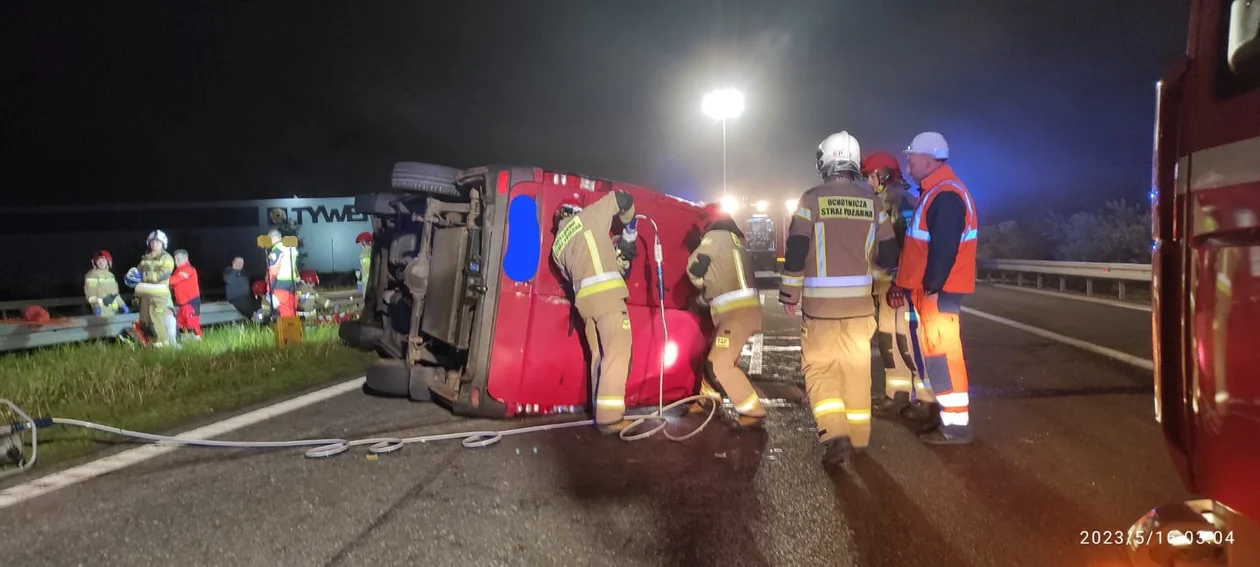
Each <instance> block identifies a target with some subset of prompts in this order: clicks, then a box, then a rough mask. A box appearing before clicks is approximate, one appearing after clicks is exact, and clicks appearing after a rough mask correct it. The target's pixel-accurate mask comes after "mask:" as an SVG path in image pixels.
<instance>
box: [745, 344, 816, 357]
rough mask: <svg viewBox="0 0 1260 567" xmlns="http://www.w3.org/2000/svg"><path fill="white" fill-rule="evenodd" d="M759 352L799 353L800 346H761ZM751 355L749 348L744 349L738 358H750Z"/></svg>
mask: <svg viewBox="0 0 1260 567" xmlns="http://www.w3.org/2000/svg"><path fill="white" fill-rule="evenodd" d="M761 350H762V351H763V352H800V351H801V345H791V346H762V347H761ZM752 354H753V351H752V349H750V348H748V347H744V350H742V351H740V353H739V355H740V356H752Z"/></svg>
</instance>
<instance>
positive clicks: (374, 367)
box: [363, 359, 410, 398]
mask: <svg viewBox="0 0 1260 567" xmlns="http://www.w3.org/2000/svg"><path fill="white" fill-rule="evenodd" d="M409 382H410V376H409V373H408V372H407V363H406V362H403V361H401V360H397V359H394V360H377V361H374V362H372V364H371V365H369V366H368V369H367V380H366V381H364V382H363V392H364V393H366V394H370V395H375V396H385V397H396V398H402V397H406V396H407V394H408V389H409V386H410V384H409Z"/></svg>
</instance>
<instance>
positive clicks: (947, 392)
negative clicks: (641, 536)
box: [888, 132, 980, 445]
mask: <svg viewBox="0 0 1260 567" xmlns="http://www.w3.org/2000/svg"><path fill="white" fill-rule="evenodd" d="M906 155H907V163H908V165H909V170H910V176H911V177H913V178H914V180H915V181H917V182H918V183H919V187H920V194H919V204H918V206H916V207H915V210H914V216H913V217H912V218H911V219H910V226H908V227H907V228H906V238H905V244H904V248H903V249H902V251H901V259H900V262H898V267H897V279H896V287H894V288H893V289H891V290H889V292H888V293H889V294H890V295H894V294H896V295H901V296H902V297H905V296H909V299H910V306H911V308H912V309H913V310H914V313H915V314H916V315H917V319H918V330H917V335H918V338H919V340H918V347H919V348H920V349H921V351H920V354H921V355H922V358H923V369H924V373H925V374H927V378H928V381H929V382H930V383H931V385H932V390H933V391H934V392H935V393H936V404H934V406H933V408H934V412H933V413H937V412H939V415H934V416H933V418H932V422H931V423H930V424H929V428H930V431H928V432H926V433H922V434H920V436H919V437H920V438H921V439H922V440H923V441H924V442H925V443H932V444H936V445H950V444H961V443H969V442H971V417H970V412H969V411H968V407H969V405H970V404H969V400H968V398H967V365H966V362H965V361H964V360H963V347H962V337H961V335H960V331H959V323H958V314H959V312H960V311H961V309H962V302H963V298H965V297H966V296H967V295H968V294H971V293H972V292H974V291H975V289H976V236H977V235H978V234H979V226H980V225H979V218H978V217H977V216H976V206H975V202H974V201H973V200H972V198H971V193H970V192H969V191H967V187H966V186H965V185H963V184H962V181H959V180H958V177H957V176H956V175H955V174H954V170H953V169H951V168H950V167H949V166H948V165H946V164H945V160H947V159H949V144H947V143H946V142H945V137H944V136H941V135H940V134H938V133H936V132H924V133H922V134H919V135H918V136H915V137H914V141H912V142H910V147H909V148H907V149H906ZM932 425H935V427H932Z"/></svg>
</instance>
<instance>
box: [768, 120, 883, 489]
mask: <svg viewBox="0 0 1260 567" xmlns="http://www.w3.org/2000/svg"><path fill="white" fill-rule="evenodd" d="M861 161H862V152H861V147H860V146H859V145H858V141H857V140H856V139H854V138H853V136H851V135H849V133H848V132H839V133H837V134H832V135H830V136H828V137H827V138H826V139H825V140H823V141H822V143H821V144H819V145H818V153H817V163H818V173H819V174H820V175H822V178H823V183H822V185H819V186H817V187H814V188H813V189H810V190H809V191H806V192H805V194H804V195H802V196H801V198H800V199H799V201H798V202H799V207H800V208H799V209H797V211H796V213H795V214H794V215H793V217H792V223H791V225H790V226H789V227H788V237H787V245H786V247H785V248H786V250H785V251H784V262H783V275H782V280H781V283H780V287H779V302H780V303H782V304H783V305H784V307H785V309H786V310H787V311H788V313H789V314H791V315H793V316H795V315H797V313H798V312H800V313H802V314H803V322H802V325H801V370H802V371H803V372H804V374H805V389H806V391H807V393H808V395H809V402H810V406H811V407H812V409H813V413H814V421H815V422H816V423H817V425H818V439H819V441H821V442H822V444H823V446H824V454H823V462H824V463H827V464H840V463H842V462H844V461H845V460H847V459H848V457H849V453H850V452H851V451H852V450H854V449H857V450H862V449H864V448H865V447H866V446H867V445H868V444H869V443H870V438H871V335H872V334H873V333H874V332H875V317H874V315H875V305H874V303H873V302H872V301H871V283H872V264H874V265H875V267H877V268H878V269H881V270H891V269H892V268H893V266H895V265H896V261H897V252H898V251H897V240H896V238H895V235H894V234H893V229H892V224H890V223H889V222H888V217H887V215H885V214H883V213H882V212H881V211H880V207H879V206H878V205H877V204H876V203H877V201H878V200H879V197H878V196H877V195H876V194H875V190H874V189H872V188H871V187H870V186H869V185H867V184H866V180H865V179H863V178H862V174H861V167H860V163H861Z"/></svg>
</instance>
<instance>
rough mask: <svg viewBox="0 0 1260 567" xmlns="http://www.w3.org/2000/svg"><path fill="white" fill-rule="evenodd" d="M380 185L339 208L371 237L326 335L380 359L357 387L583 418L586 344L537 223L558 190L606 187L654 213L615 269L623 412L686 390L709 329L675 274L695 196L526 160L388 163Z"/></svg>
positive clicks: (476, 407)
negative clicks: (366, 263) (359, 220)
mask: <svg viewBox="0 0 1260 567" xmlns="http://www.w3.org/2000/svg"><path fill="white" fill-rule="evenodd" d="M393 189H394V190H393V191H392V192H389V193H376V194H370V195H362V196H359V197H357V198H356V202H355V207H356V209H357V211H358V212H360V213H367V214H369V215H370V217H371V219H372V224H373V230H374V233H375V238H374V242H373V245H372V246H373V248H372V256H371V263H370V267H369V271H370V276H369V280H368V284H367V288H366V291H365V297H364V308H363V312H362V313H361V314H360V316H359V319H358V320H356V321H348V322H345V323H343V324H342V325H341V329H340V336H341V338H342V339H343V340H345V341H346V342H347V343H348V344H351V345H352V346H355V347H357V348H360V349H364V350H372V351H375V352H377V353H378V354H379V355H380V356H381V360H379V361H377V362H376V363H374V364H373V365H371V367H370V368H369V369H368V371H367V384H366V389H368V390H369V391H371V392H373V393H378V394H384V395H395V396H407V397H410V398H411V399H413V400H430V399H432V400H434V401H439V402H442V403H444V404H445V405H448V406H449V407H450V408H451V409H452V411H454V412H455V413H457V414H461V415H470V416H484V417H510V416H517V415H529V414H554V413H582V412H585V411H586V410H587V408H588V407H589V398H590V391H589V390H590V387H589V380H588V378H587V372H588V370H587V368H588V364H589V362H588V361H589V356H590V354H589V347H588V346H587V345H585V344H584V343H585V338H584V333H583V331H582V323H581V321H580V320H579V319H578V318H577V315H576V311H575V310H574V309H573V308H572V304H571V302H570V299H569V298H568V293H567V291H566V289H567V285H566V284H565V282H564V280H563V278H562V277H561V275H560V271H559V268H558V267H557V266H556V265H555V263H554V262H553V261H552V260H551V255H550V249H551V244H552V241H553V238H554V236H555V231H554V227H553V226H552V222H551V221H552V218H553V214H554V212H555V210H556V208H557V206H558V205H559V203H560V202H561V201H562V200H565V199H576V200H578V201H579V202H581V203H583V204H590V203H593V202H594V201H595V200H596V199H598V198H600V197H601V196H602V195H604V194H605V193H607V192H609V191H612V190H621V191H626V192H627V193H629V194H630V195H632V196H633V197H634V199H635V209H636V211H637V212H638V213H639V214H641V215H644V216H646V217H647V218H649V219H651V220H652V221H655V223H652V222H644V221H640V222H639V234H640V237H639V239H638V242H639V253H638V257H637V258H636V259H635V260H634V262H633V265H632V267H631V273H630V275H629V276H628V278H627V284H628V287H629V289H630V299H629V300H628V306H629V313H630V320H631V324H632V326H633V329H634V351H633V355H632V362H631V371H630V378H629V382H628V384H627V388H626V403H627V406H628V407H643V406H653V405H656V404H657V403H658V400H659V399H660V395H661V392H662V390H663V392H664V401H665V403H670V402H672V401H675V400H678V399H681V398H684V397H687V396H690V395H694V394H695V393H696V392H697V390H698V387H699V376H700V372H701V369H702V368H703V361H704V356H705V347H706V340H707V337H708V335H709V333H710V331H711V328H712V323H711V321H710V320H709V317H708V313H707V310H702V309H699V308H697V307H695V305H696V304H695V298H696V295H697V292H696V290H695V289H694V288H693V287H692V285H691V284H690V282H689V281H688V278H687V276H686V273H685V270H686V263H687V257H688V255H689V253H690V250H691V249H692V248H693V247H694V246H695V244H696V243H698V242H699V239H700V238H701V229H702V228H703V224H704V215H703V212H702V209H701V208H700V206H699V205H697V204H695V203H691V202H688V201H685V200H682V199H678V198H675V197H671V196H669V195H665V194H662V193H658V192H655V191H652V190H649V189H645V188H642V187H636V186H633V185H627V184H623V183H616V182H613V181H609V180H605V179H596V178H592V177H586V176H582V175H575V174H572V173H560V172H553V171H545V170H543V169H540V168H536V167H507V166H486V167H476V168H471V169H464V170H457V169H454V168H449V167H443V166H437V165H431V164H422V163H399V164H396V165H395V168H394V176H393ZM656 227H659V231H660V233H659V234H656V233H655V230H656V229H657V228H656ZM614 230H620V227H614ZM656 238H659V241H660V243H661V248H662V261H661V263H660V266H659V267H660V273H661V275H662V277H659V278H658V276H657V273H658V272H657V268H658V266H657V264H656V261H655V258H654V257H653V256H654V254H653V243H654V241H655V239H656ZM662 315H663V317H662Z"/></svg>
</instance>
